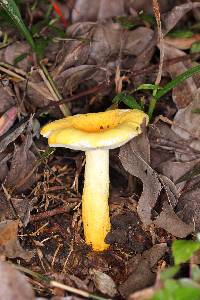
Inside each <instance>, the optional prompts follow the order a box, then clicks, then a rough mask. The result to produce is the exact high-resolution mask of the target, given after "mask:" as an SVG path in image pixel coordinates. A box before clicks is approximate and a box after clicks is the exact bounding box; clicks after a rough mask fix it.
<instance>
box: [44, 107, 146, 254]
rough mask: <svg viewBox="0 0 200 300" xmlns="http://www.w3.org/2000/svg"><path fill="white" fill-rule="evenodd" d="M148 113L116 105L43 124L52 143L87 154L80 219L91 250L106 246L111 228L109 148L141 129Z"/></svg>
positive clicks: (117, 145)
mask: <svg viewBox="0 0 200 300" xmlns="http://www.w3.org/2000/svg"><path fill="white" fill-rule="evenodd" d="M144 119H145V120H146V124H147V123H148V116H147V115H146V114H145V113H144V112H143V111H140V110H137V109H134V110H132V109H115V110H108V111H105V112H99V113H88V114H82V115H74V116H69V117H66V118H64V119H60V120H57V121H54V122H51V123H49V124H47V125H46V126H44V127H43V128H42V130H41V134H42V135H43V136H44V137H47V138H48V143H49V145H50V146H51V147H65V148H69V149H73V150H83V151H85V154H86V163H85V182H84V189H83V196H82V219H83V228H84V235H85V240H86V243H87V244H88V245H91V246H92V248H93V250H94V251H103V250H105V249H107V248H108V246H109V245H108V244H107V243H106V242H105V237H106V235H107V233H108V232H109V231H110V227H111V225H110V218H109V206H108V197H109V149H114V148H117V147H120V146H122V145H124V144H125V143H127V142H128V141H129V140H131V139H132V138H133V137H135V136H137V135H138V134H140V133H141V124H142V122H143V120H144Z"/></svg>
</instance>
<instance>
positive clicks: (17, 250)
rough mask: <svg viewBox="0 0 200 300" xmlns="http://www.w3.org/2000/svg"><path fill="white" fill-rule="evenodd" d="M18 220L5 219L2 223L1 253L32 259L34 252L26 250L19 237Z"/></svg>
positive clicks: (0, 228)
mask: <svg viewBox="0 0 200 300" xmlns="http://www.w3.org/2000/svg"><path fill="white" fill-rule="evenodd" d="M18 223H19V222H18V221H11V220H7V221H3V222H1V223H0V255H3V256H6V257H9V258H15V257H21V258H23V259H24V260H26V261H30V259H31V258H32V256H33V254H32V253H30V252H26V251H25V250H23V249H22V247H21V246H20V243H19V241H18V239H17V231H18Z"/></svg>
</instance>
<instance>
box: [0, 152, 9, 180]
mask: <svg viewBox="0 0 200 300" xmlns="http://www.w3.org/2000/svg"><path fill="white" fill-rule="evenodd" d="M11 157H12V153H6V152H3V153H0V182H3V181H4V179H5V178H6V176H7V174H8V164H7V162H8V161H9V159H10V158H11Z"/></svg>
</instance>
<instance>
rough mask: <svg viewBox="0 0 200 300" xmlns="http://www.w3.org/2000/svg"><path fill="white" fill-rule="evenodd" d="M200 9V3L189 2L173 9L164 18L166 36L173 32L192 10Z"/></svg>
mask: <svg viewBox="0 0 200 300" xmlns="http://www.w3.org/2000/svg"><path fill="white" fill-rule="evenodd" d="M198 7H200V3H199V2H187V3H184V4H181V5H178V6H175V7H173V8H172V9H171V10H170V11H169V12H168V13H166V14H165V15H163V16H162V24H163V27H164V35H166V34H167V33H168V32H169V31H170V30H172V29H173V28H174V27H175V26H176V24H177V23H178V22H179V21H180V19H181V18H182V17H184V15H185V14H187V13H188V12H189V11H190V10H192V9H195V8H198Z"/></svg>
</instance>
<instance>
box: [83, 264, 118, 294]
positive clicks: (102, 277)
mask: <svg viewBox="0 0 200 300" xmlns="http://www.w3.org/2000/svg"><path fill="white" fill-rule="evenodd" d="M89 273H90V275H91V276H92V280H93V282H94V284H95V286H96V288H97V290H99V291H100V292H101V293H103V294H105V295H108V296H109V297H114V296H116V295H117V288H116V284H115V282H114V281H113V279H112V278H111V277H110V276H108V275H107V274H105V273H103V272H101V271H99V270H95V269H90V270H89Z"/></svg>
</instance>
